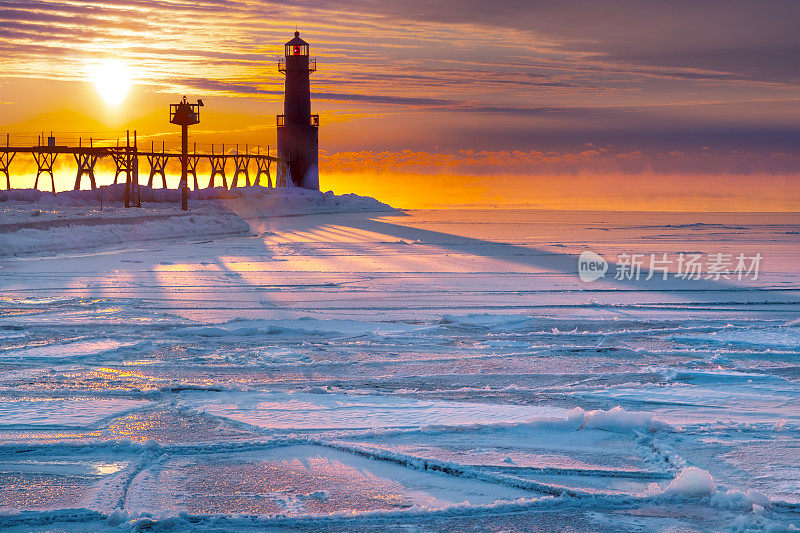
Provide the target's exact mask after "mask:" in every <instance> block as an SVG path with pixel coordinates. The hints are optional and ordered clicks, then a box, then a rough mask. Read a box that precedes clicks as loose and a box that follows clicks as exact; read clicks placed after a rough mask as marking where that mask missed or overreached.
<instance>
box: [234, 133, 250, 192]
mask: <svg viewBox="0 0 800 533" xmlns="http://www.w3.org/2000/svg"><path fill="white" fill-rule="evenodd" d="M244 153H245V155H244V156H240V155H239V145H238V144H237V145H236V155H235V156H233V164H234V166H235V167H236V171H235V172H234V173H233V180H232V181H231V189H232V188H234V187H236V184H237V183H238V180H239V174H244V183H245V185H247V186H248V187H249V186H250V174H249V173H248V170H247V167H248V164H249V163H250V159H249V158H248V157H247V146H245V149H244Z"/></svg>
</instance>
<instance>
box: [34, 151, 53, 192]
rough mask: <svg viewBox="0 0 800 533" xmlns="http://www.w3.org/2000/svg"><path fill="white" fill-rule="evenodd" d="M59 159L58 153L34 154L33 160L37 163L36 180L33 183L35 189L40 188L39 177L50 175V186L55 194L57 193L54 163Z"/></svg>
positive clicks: (35, 152) (36, 152)
mask: <svg viewBox="0 0 800 533" xmlns="http://www.w3.org/2000/svg"><path fill="white" fill-rule="evenodd" d="M56 157H58V152H39V151H34V152H33V159H34V160H35V161H36V179H35V180H34V182H33V188H34V189H38V188H39V176H41V175H42V174H50V184H51V185H52V187H53V194H55V193H56V179H55V177H54V176H53V163H55V161H56Z"/></svg>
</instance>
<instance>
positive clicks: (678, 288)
mask: <svg viewBox="0 0 800 533" xmlns="http://www.w3.org/2000/svg"><path fill="white" fill-rule="evenodd" d="M402 214H403V213H396V214H394V213H393V214H391V215H382V214H381V215H376V214H375V213H348V214H337V215H315V216H306V217H295V218H293V219H292V220H287V219H279V218H278V219H271V220H269V221H266V220H265V219H260V220H251V221H249V222H250V224H251V227H253V228H254V229H256V231H257V230H258V228H261V229H262V230H263V229H264V228H265V226H266V227H269V228H271V229H274V230H275V231H306V232H311V231H314V230H320V229H323V228H325V227H326V226H335V227H337V228H339V229H340V230H341V229H344V230H345V231H346V230H347V229H351V230H357V231H367V232H373V233H377V234H381V235H386V236H387V238H388V239H402V240H403V241H406V242H412V243H414V242H419V243H420V244H423V245H426V244H427V245H432V246H436V247H439V248H447V249H450V250H453V251H455V252H459V253H463V254H469V255H477V256H482V257H487V258H492V259H500V260H502V261H505V262H510V263H515V264H517V265H520V266H524V267H530V268H532V269H536V270H543V271H549V272H561V273H564V274H568V275H571V276H574V281H575V284H576V286H577V290H579V291H580V292H608V291H620V290H623V291H635V292H671V293H693V294H694V295H698V293H716V294H714V295H712V294H709V297H712V296H715V297H716V298H715V300H714V301H715V303H717V304H726V303H730V304H737V305H740V304H746V303H750V304H767V305H798V304H800V296H798V294H797V291H798V289H797V287H789V288H769V287H759V286H754V285H753V284H748V282H747V281H745V280H741V281H738V280H735V281H729V280H724V279H720V280H713V279H704V278H701V279H683V278H679V277H675V276H674V274H672V273H670V274H669V276H668V277H667V279H666V280H664V279H662V273H661V272H660V271H657V272H654V273H653V277H652V279H647V278H648V277H649V275H650V272H649V270H648V269H647V268H645V267H644V266H642V268H641V272H640V276H639V277H638V279H635V278H634V279H615V272H617V270H618V268H619V267H620V265H618V264H617V263H615V262H613V261H608V271H607V273H606V276H605V278H604V279H602V280H600V281H597V282H594V283H583V282H580V281H579V278H578V271H577V270H578V255H575V254H572V253H559V252H554V251H552V250H547V249H542V248H537V247H533V246H528V245H525V246H523V245H516V244H509V243H503V242H496V241H492V240H485V239H478V238H472V237H467V236H463V235H457V234H451V233H443V232H439V231H432V230H427V229H421V228H418V227H413V226H406V225H403V224H400V223H396V222H389V221H386V220H381V219H382V218H386V217H387V216H391V217H398V216H400V215H402ZM565 242H567V243H571V244H573V245H575V244H579V241H570V240H569V236H567V238H566V239H565ZM587 248H588V246H587ZM716 251H717V250H715V251H714V253H716ZM645 259H649V257H647V258H645ZM606 260H608V257H606ZM762 268H763V263H762ZM705 274H706V273H705V272H703V276H705ZM720 293H723V294H720ZM720 296H722V297H723V299H720Z"/></svg>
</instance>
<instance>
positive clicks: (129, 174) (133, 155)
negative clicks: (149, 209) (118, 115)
mask: <svg viewBox="0 0 800 533" xmlns="http://www.w3.org/2000/svg"><path fill="white" fill-rule="evenodd" d="M124 159H125V207H142V195H141V192H140V191H139V150H138V148H137V144H136V130H134V131H133V144H131V134H130V131H128V132H126V140H125V152H124Z"/></svg>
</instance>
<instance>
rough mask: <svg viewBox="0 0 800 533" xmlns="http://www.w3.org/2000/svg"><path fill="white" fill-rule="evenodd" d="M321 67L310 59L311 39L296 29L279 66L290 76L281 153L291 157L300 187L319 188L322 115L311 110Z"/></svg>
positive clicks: (281, 117) (281, 119)
mask: <svg viewBox="0 0 800 533" xmlns="http://www.w3.org/2000/svg"><path fill="white" fill-rule="evenodd" d="M316 69H317V63H316V61H314V62H310V61H309V59H308V43H307V42H305V41H304V40H303V39H301V38H300V32H299V31H296V32H294V39H292V40H291V41H289V42H287V43H286V45H285V58H284V59H283V60H281V61H279V62H278V70H279V71H280V72H282V73H283V74H284V75H285V76H286V90H285V91H286V92H285V97H284V104H283V115H278V117H277V119H278V120H277V122H278V157H282V158H286V159H288V160H289V172H290V176H291V179H292V181H293V182H294V184H295V185H297V186H298V187H303V188H306V189H315V190H319V170H318V157H319V156H318V151H319V115H312V114H311V87H310V82H309V74H311V73H312V72H314V71H315V70H316Z"/></svg>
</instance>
